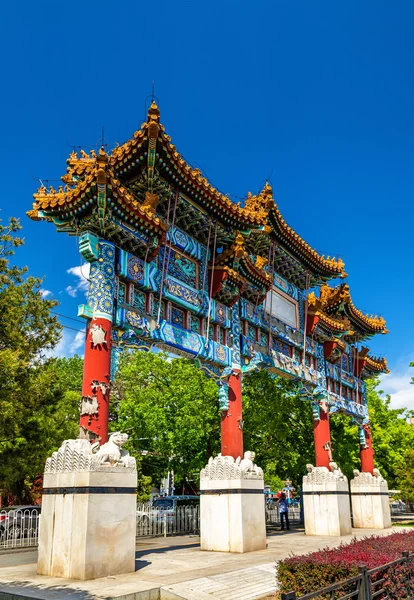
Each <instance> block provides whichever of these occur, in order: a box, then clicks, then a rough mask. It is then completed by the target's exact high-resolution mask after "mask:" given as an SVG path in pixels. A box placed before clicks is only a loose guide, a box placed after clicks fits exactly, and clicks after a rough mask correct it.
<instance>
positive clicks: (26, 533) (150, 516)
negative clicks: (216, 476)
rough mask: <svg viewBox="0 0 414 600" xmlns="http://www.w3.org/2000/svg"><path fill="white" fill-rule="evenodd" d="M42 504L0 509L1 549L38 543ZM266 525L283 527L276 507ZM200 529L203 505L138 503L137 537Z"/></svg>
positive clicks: (294, 518)
mask: <svg viewBox="0 0 414 600" xmlns="http://www.w3.org/2000/svg"><path fill="white" fill-rule="evenodd" d="M39 520H40V507H39V508H30V509H13V510H0V549H5V548H22V547H29V546H37V544H38V535H39ZM289 521H290V524H292V525H295V524H298V523H300V510H299V508H296V507H295V508H289ZM266 525H267V526H268V527H269V528H270V529H271V528H272V527H277V526H280V515H279V511H278V509H277V508H276V507H274V508H273V507H272V508H266ZM199 532H200V507H199V506H197V505H192V506H186V505H184V506H177V507H175V508H171V509H167V510H160V509H157V508H154V506H153V505H151V504H149V503H147V504H138V505H137V524H136V537H137V538H138V537H157V536H165V537H167V536H169V535H179V534H181V533H187V534H190V533H194V534H197V533H199Z"/></svg>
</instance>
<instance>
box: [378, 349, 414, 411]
mask: <svg viewBox="0 0 414 600" xmlns="http://www.w3.org/2000/svg"><path fill="white" fill-rule="evenodd" d="M409 360H410V359H407V360H406V362H405V364H404V365H400V366H397V367H396V368H395V369H394V370H393V371H392V372H391V373H388V374H387V375H382V376H381V389H382V390H383V391H384V392H385V393H386V394H390V396H391V407H392V408H408V409H410V410H414V385H413V384H412V383H411V377H414V368H412V367H409V366H407V363H408V362H409Z"/></svg>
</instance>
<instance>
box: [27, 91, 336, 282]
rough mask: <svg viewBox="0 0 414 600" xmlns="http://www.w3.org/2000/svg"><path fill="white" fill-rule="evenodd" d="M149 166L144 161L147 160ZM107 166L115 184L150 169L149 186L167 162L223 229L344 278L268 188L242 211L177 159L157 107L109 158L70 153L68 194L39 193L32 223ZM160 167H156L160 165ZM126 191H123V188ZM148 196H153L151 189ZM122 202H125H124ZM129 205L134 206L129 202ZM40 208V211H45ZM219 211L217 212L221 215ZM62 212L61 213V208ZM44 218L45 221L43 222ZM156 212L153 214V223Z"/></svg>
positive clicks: (250, 198)
mask: <svg viewBox="0 0 414 600" xmlns="http://www.w3.org/2000/svg"><path fill="white" fill-rule="evenodd" d="M145 156H147V157H148V160H147V161H145V160H144V157H145ZM103 158H105V160H106V161H107V175H108V178H109V177H112V178H114V179H116V180H119V179H121V180H123V179H124V178H125V177H126V175H125V174H126V173H128V172H129V173H131V174H133V173H135V171H136V170H139V169H145V168H146V169H147V171H148V181H149V184H151V182H152V181H153V177H154V169H155V168H157V164H159V161H164V162H163V165H164V167H163V168H165V169H166V172H167V173H168V174H169V175H167V179H168V177H171V178H172V180H173V181H174V182H175V185H177V187H179V188H181V189H182V191H183V193H190V195H191V194H193V196H194V197H195V200H196V202H199V203H200V205H202V206H203V207H204V208H205V209H207V212H208V213H210V215H211V216H213V215H215V217H214V218H216V219H218V220H219V221H220V220H221V221H222V222H223V224H224V225H226V226H231V227H233V228H237V229H239V228H240V229H242V230H243V229H253V230H255V229H256V230H261V231H263V232H264V233H266V234H268V235H269V236H271V237H273V238H275V239H276V242H277V241H278V239H280V241H281V245H282V246H284V247H286V250H287V251H288V252H291V253H292V254H293V255H294V256H295V255H296V258H298V259H299V261H301V262H302V263H303V264H304V266H305V268H308V269H309V270H310V271H311V272H314V273H315V274H318V275H319V276H321V277H322V278H323V279H324V280H326V279H329V278H332V277H341V278H344V277H346V273H345V271H344V263H343V261H342V260H341V259H340V258H331V257H329V256H328V257H327V258H325V257H324V256H321V255H320V254H318V252H317V251H316V250H314V249H313V248H312V247H311V246H310V245H309V244H307V242H305V241H304V240H303V239H302V238H301V237H300V236H299V235H298V234H297V233H296V232H295V231H294V230H293V229H292V228H291V227H290V226H289V225H288V224H287V223H286V222H285V221H284V219H283V217H282V215H281V213H280V210H279V208H278V207H277V205H276V203H275V201H274V199H273V190H272V187H271V185H270V184H269V183H268V182H266V184H265V185H264V187H263V189H262V190H261V192H260V193H259V194H257V195H252V194H250V193H249V194H248V196H247V199H246V201H245V205H244V206H240V203H237V204H236V203H234V202H232V200H231V199H230V198H229V197H228V196H227V195H225V194H223V193H221V192H219V191H218V190H217V189H216V188H215V187H213V186H212V185H211V184H210V182H209V181H208V180H207V178H206V177H204V175H203V174H202V173H201V171H200V169H198V168H193V167H191V166H190V165H189V164H188V163H187V162H186V161H185V160H184V158H183V157H182V155H180V154H179V152H178V151H177V149H176V147H175V146H174V144H173V143H172V142H171V138H170V137H169V136H168V135H167V134H166V132H165V127H164V126H163V125H162V123H161V121H160V110H159V107H158V106H157V104H156V103H155V102H152V103H151V106H150V107H149V109H148V116H147V120H146V122H144V123H143V124H142V125H141V128H140V129H138V130H137V131H135V133H134V134H133V136H132V138H131V139H129V140H127V141H126V142H125V143H123V144H121V145H117V146H116V147H115V148H113V150H112V152H111V153H108V154H107V153H106V152H105V151H104V149H103V148H101V150H100V151H99V154H98V156H97V154H96V152H95V151H93V150H92V151H91V152H90V154H88V153H86V152H85V151H84V150H81V151H80V153H78V152H75V151H73V152H71V154H70V155H69V157H68V159H67V173H66V174H65V175H64V176H63V177H62V180H63V182H64V183H65V184H67V186H68V188H66V189H65V190H63V191H62V190H59V192H60V193H61V194H62V195H61V196H57V195H56V194H57V192H55V190H53V189H52V190H50V193H49V192H46V190H45V189H40V190H38V192H37V194H35V201H36V202H35V206H34V207H33V210H32V211H29V212H28V214H29V216H30V217H31V218H33V219H36V218H39V217H38V213H37V211H38V210H43V209H46V210H47V209H51V210H53V209H54V208H56V206H58V207H63V206H64V205H68V206H67V208H68V209H69V208H70V206H69V205H70V203H72V202H73V200H74V198H75V197H78V196H79V195H81V194H82V193H84V192H85V191H86V188H87V187H88V186H89V185H91V183H92V182H93V181H94V180H95V178H96V170H97V168H98V160H99V159H101V160H102V159H103ZM157 161H158V162H157ZM123 189H125V188H123ZM148 191H149V192H150V193H152V185H149V189H148ZM121 201H122V199H121ZM127 204H130V202H129V201H128V199H127ZM41 205H42V206H41ZM151 207H152V208H156V201H155V199H151V201H150V200H149V199H146V200H145V202H144V203H143V206H142V209H143V210H144V213H145V214H147V216H149V214H148V209H151ZM217 209H218V210H217ZM58 210H59V208H58ZM42 218H46V217H45V216H42ZM155 218H156V216H155V211H154V219H155Z"/></svg>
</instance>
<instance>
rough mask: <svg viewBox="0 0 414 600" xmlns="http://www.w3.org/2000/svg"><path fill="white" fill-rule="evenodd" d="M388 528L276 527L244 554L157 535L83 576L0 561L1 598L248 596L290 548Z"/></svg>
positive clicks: (264, 589)
mask: <svg viewBox="0 0 414 600" xmlns="http://www.w3.org/2000/svg"><path fill="white" fill-rule="evenodd" d="M389 533H392V530H391V529H389V530H386V531H382V532H379V531H373V530H368V529H364V530H354V531H353V535H349V536H342V537H340V538H339V537H338V538H334V537H322V536H305V535H304V533H303V531H297V530H296V531H295V530H292V531H289V532H286V531H285V532H277V533H275V534H273V535H271V536H269V537H268V539H267V542H268V548H267V549H266V550H259V551H257V552H250V553H247V554H228V553H225V552H202V551H201V550H200V548H199V546H198V542H197V540H196V539H193V540H189V539H188V538H186V539H185V541H184V540H183V538H182V537H180V538H175V540H174V542H175V543H174V544H173V545H170V546H162V545H161V543H162V540H159V538H158V539H157V540H152V541H151V542H152V543H148V540H147V542H146V543H145V544H143V546H142V547H141V548H140V549H137V554H136V572H135V573H131V574H128V575H117V576H113V577H105V578H102V579H96V580H93V581H84V582H83V581H73V580H65V579H58V578H51V577H44V576H40V575H37V574H36V564H35V563H32V564H19V565H13V566H12V565H10V566H4V567H3V568H0V600H3V598H7V596H2V595H1V592H3V593H4V592H7V593H9V594H18V595H19V600H22V599H23V598H24V599H27V598H38V599H40V598H41V599H45V600H55V599H57V598H62V597H65V598H67V599H69V600H102V599H105V600H108V599H117V600H159V599H161V600H167V599H168V600H169V599H172V598H185V599H188V600H202V599H203V598H205V599H207V598H208V599H209V600H212V599H213V598H217V599H219V598H220V599H224V600H232V599H233V598H234V599H236V598H237V599H239V598H240V599H241V598H243V600H252V599H253V598H258V597H260V595H265V594H266V593H268V592H269V591H272V590H275V589H276V577H275V563H276V562H277V561H279V560H280V559H282V558H285V557H287V556H289V555H290V554H292V553H294V554H306V553H308V552H312V551H314V550H317V549H321V548H326V547H335V546H338V545H339V544H340V543H341V542H343V543H346V542H349V541H350V540H351V539H352V538H353V537H354V536H355V537H364V536H367V535H372V534H376V535H388V534H389ZM169 542H170V541H169ZM196 544H197V545H196ZM22 554H24V553H22ZM1 558H3V557H0V565H1ZM258 593H259V594H260V595H259V596H258V595H257V594H258ZM237 594H238V595H237ZM11 597H13V596H11ZM13 600H14V599H13Z"/></svg>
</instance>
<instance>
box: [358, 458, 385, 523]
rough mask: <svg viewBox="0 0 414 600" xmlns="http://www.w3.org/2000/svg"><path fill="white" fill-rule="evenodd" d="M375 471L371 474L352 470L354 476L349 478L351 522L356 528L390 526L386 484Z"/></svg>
mask: <svg viewBox="0 0 414 600" xmlns="http://www.w3.org/2000/svg"><path fill="white" fill-rule="evenodd" d="M374 473H375V470H374ZM376 473H377V474H375V475H371V473H359V471H354V475H355V478H354V479H352V480H351V503H352V516H353V524H354V527H356V528H361V529H388V528H389V527H391V511H390V503H389V497H388V485H387V482H386V481H385V479H383V478H382V477H381V475H380V474H379V472H378V471H376Z"/></svg>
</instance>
